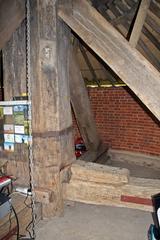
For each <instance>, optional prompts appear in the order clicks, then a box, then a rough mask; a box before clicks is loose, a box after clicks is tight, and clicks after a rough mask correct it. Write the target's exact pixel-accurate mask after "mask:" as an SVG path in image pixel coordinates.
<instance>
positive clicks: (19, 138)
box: [15, 134, 28, 144]
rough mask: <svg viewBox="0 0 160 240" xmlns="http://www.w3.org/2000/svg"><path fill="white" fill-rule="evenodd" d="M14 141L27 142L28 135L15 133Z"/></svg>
mask: <svg viewBox="0 0 160 240" xmlns="http://www.w3.org/2000/svg"><path fill="white" fill-rule="evenodd" d="M15 142H16V143H25V144H28V136H27V135H19V134H15Z"/></svg>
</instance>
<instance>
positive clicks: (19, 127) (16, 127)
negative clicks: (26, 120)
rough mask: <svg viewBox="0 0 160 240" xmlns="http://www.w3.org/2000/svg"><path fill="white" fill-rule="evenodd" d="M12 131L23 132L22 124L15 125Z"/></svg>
mask: <svg viewBox="0 0 160 240" xmlns="http://www.w3.org/2000/svg"><path fill="white" fill-rule="evenodd" d="M14 131H15V133H19V134H24V126H23V125H15V126H14Z"/></svg>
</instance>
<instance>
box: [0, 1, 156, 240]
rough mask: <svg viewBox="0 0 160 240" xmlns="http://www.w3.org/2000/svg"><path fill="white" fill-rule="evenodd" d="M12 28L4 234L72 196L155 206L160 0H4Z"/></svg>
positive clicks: (3, 143) (4, 58) (4, 106)
mask: <svg viewBox="0 0 160 240" xmlns="http://www.w3.org/2000/svg"><path fill="white" fill-rule="evenodd" d="M0 32H1V35H0V36H1V37H0V49H1V56H0V82H1V93H0V97H1V102H0V123H1V127H0V129H1V134H0V194H1V195H0V197H1V198H2V197H3V199H4V197H5V200H3V201H4V203H1V202H2V200H1V201H0V204H1V205H0V207H1V208H0V240H4V239H19V240H20V239H25V238H22V236H25V235H26V234H28V233H27V232H26V230H28V232H29V236H30V238H29V239H36V235H35V231H34V225H35V224H37V222H38V221H40V219H44V218H51V217H53V216H60V215H61V214H63V212H64V201H72V202H81V203H85V204H93V205H102V206H114V207H125V208H132V209H139V210H143V211H147V212H151V211H153V204H152V196H153V195H155V194H157V193H159V186H160V175H159V171H160V158H159V157H160V122H159V120H160V110H159V109H160V108H159V102H160V73H159V72H160V1H159V0H101V1H100V0H99V1H98V0H92V1H88V0H81V1H80V0H68V1H65V0H54V1H48V0H26V1H25V0H5V1H4V0H0ZM75 153H76V154H78V155H75ZM10 205H11V207H10ZM4 206H5V207H4ZM2 207H4V208H3V209H4V210H3V212H2V210H1V209H2ZM10 209H12V211H10ZM15 213H16V214H15ZM17 219H18V225H17ZM17 226H18V227H17Z"/></svg>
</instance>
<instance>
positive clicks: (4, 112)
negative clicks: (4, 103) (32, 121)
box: [3, 107, 13, 115]
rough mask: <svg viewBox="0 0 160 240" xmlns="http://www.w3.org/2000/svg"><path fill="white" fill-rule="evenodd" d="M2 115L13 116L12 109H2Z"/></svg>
mask: <svg viewBox="0 0 160 240" xmlns="http://www.w3.org/2000/svg"><path fill="white" fill-rule="evenodd" d="M3 114H4V115H12V114H13V108H12V107H4V108H3Z"/></svg>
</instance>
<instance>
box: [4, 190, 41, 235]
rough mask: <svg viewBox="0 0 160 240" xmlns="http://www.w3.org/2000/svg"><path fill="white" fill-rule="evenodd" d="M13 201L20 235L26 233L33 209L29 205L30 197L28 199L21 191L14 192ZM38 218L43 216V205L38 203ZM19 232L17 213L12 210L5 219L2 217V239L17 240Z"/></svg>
mask: <svg viewBox="0 0 160 240" xmlns="http://www.w3.org/2000/svg"><path fill="white" fill-rule="evenodd" d="M11 203H12V205H13V207H14V209H15V212H16V214H17V216H18V221H19V233H20V235H26V233H27V231H26V227H27V226H28V224H29V223H30V222H31V219H32V218H31V209H30V208H29V207H28V206H27V205H28V204H29V203H30V199H29V198H28V199H26V197H25V196H22V195H20V194H19V193H13V195H12V196H11ZM36 211H37V219H40V218H41V205H40V204H36ZM16 234H17V222H16V218H15V214H14V212H13V211H12V212H11V213H10V214H8V215H7V216H6V217H4V218H3V219H0V240H7V239H10V240H15V239H17V238H16Z"/></svg>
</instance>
